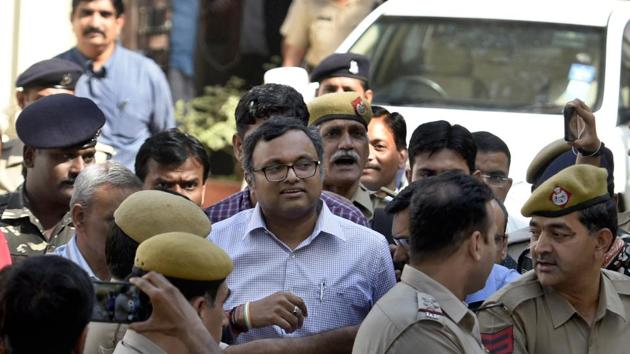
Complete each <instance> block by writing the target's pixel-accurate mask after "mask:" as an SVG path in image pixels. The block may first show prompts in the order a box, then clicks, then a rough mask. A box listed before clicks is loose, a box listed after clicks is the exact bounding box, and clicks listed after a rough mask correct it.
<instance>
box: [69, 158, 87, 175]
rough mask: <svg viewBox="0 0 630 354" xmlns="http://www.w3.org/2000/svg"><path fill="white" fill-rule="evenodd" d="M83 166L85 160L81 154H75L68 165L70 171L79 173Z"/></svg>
mask: <svg viewBox="0 0 630 354" xmlns="http://www.w3.org/2000/svg"><path fill="white" fill-rule="evenodd" d="M84 168H85V161H84V160H83V157H82V156H77V157H75V158H74V159H72V165H70V172H72V173H75V174H79V173H80V172H81V171H83V169H84Z"/></svg>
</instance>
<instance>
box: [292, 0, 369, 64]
mask: <svg viewBox="0 0 630 354" xmlns="http://www.w3.org/2000/svg"><path fill="white" fill-rule="evenodd" d="M375 4H376V0H349V1H348V4H347V5H344V6H342V5H339V4H337V3H336V2H335V1H334V0H293V2H292V3H291V7H290V8H289V12H288V14H287V17H286V19H285V20H284V23H283V24H282V27H281V28H280V33H281V34H282V35H283V36H284V39H285V41H286V42H287V43H288V44H289V45H291V46H295V47H298V48H306V49H307V51H306V62H307V63H308V65H310V66H311V67H315V66H317V64H319V62H320V61H322V59H324V58H325V57H327V56H328V55H330V54H332V53H333V52H334V51H335V49H337V47H338V46H339V45H340V44H341V42H342V41H343V40H344V39H345V38H346V37H347V36H348V34H350V32H351V31H352V30H353V29H354V28H355V27H356V26H357V25H358V24H359V22H361V20H363V19H364V18H365V17H366V16H367V15H368V14H369V13H370V11H372V9H373V8H374V6H375Z"/></svg>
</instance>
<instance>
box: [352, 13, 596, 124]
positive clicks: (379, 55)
mask: <svg viewBox="0 0 630 354" xmlns="http://www.w3.org/2000/svg"><path fill="white" fill-rule="evenodd" d="M604 38H605V37H604V29H602V28H598V27H587V26H574V25H559V24H546V23H530V22H517V21H490V20H483V21H478V20H468V19H450V18H446V19H445V18H423V17H395V16H382V17H381V18H379V19H378V20H377V21H376V22H375V23H374V24H373V25H372V28H370V29H369V30H368V31H366V32H365V34H364V35H363V36H362V37H361V38H360V39H359V40H358V41H357V42H356V44H355V45H354V46H353V47H352V48H351V49H350V51H351V52H357V53H362V54H365V55H367V56H368V57H370V59H371V68H372V76H371V83H370V84H371V86H372V88H373V90H374V94H375V96H374V101H375V102H377V103H379V104H385V105H395V106H424V107H427V106H428V107H449V108H466V109H485V110H487V109H494V110H505V111H517V112H539V113H559V112H561V111H562V107H563V106H564V104H565V103H566V102H567V101H569V100H571V99H573V98H576V97H577V98H581V99H582V100H584V101H585V102H586V103H587V104H588V105H589V106H591V107H593V109H597V108H598V107H599V97H600V94H599V90H600V89H601V87H602V86H603V85H602V84H603V83H602V82H601V78H603V77H604V73H603V63H604V60H605V56H604V46H605V40H604Z"/></svg>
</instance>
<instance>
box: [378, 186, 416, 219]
mask: <svg viewBox="0 0 630 354" xmlns="http://www.w3.org/2000/svg"><path fill="white" fill-rule="evenodd" d="M419 185H420V181H415V182H411V183H410V184H409V185H408V186H407V187H405V188H404V189H403V190H401V191H400V192H399V193H398V194H397V195H396V197H394V199H392V201H391V202H389V203H388V204H387V206H386V207H385V212H386V213H388V214H390V215H394V214H397V213H399V212H401V211H403V210H405V209H409V204H411V198H412V197H413V193H414V191H415V190H416V189H418V186H419Z"/></svg>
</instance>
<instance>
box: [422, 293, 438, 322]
mask: <svg viewBox="0 0 630 354" xmlns="http://www.w3.org/2000/svg"><path fill="white" fill-rule="evenodd" d="M417 297H418V320H434V321H440V320H441V319H442V317H443V316H444V312H443V311H442V307H440V304H439V303H438V302H437V300H435V298H434V297H433V296H431V295H429V294H426V293H417Z"/></svg>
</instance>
